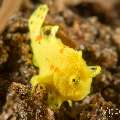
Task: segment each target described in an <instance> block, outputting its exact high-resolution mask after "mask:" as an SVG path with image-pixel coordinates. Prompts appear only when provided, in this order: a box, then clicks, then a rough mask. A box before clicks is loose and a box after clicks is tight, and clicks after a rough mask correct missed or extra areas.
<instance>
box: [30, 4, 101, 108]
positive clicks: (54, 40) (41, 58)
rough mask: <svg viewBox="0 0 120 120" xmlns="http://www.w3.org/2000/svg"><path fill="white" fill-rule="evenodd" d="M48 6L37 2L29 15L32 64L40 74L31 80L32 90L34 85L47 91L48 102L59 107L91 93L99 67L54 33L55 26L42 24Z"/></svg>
mask: <svg viewBox="0 0 120 120" xmlns="http://www.w3.org/2000/svg"><path fill="white" fill-rule="evenodd" d="M47 12H48V7H47V5H40V6H39V7H38V8H37V9H36V10H35V12H33V14H32V15H31V17H30V19H29V22H28V25H29V31H30V39H31V47H32V52H33V64H34V65H35V66H36V67H38V68H39V74H38V75H35V76H33V77H32V79H31V84H32V88H33V90H34V88H35V86H36V85H37V84H41V85H43V86H45V88H47V90H48V104H49V106H50V107H52V108H59V107H60V105H61V104H62V103H63V102H64V101H68V102H69V103H71V101H79V100H82V99H83V98H85V97H86V96H87V95H88V94H89V93H90V88H91V82H92V78H93V77H95V76H96V75H97V74H99V73H100V71H101V68H100V67H99V66H88V65H87V64H86V62H85V60H84V59H83V57H82V51H77V50H74V49H73V48H70V47H69V46H66V45H64V44H63V43H62V41H61V39H60V38H58V37H57V36H56V32H57V31H58V28H59V27H58V26H57V25H55V26H52V25H44V24H43V23H44V20H45V17H46V14H47Z"/></svg>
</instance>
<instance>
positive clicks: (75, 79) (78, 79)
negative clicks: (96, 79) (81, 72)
mask: <svg viewBox="0 0 120 120" xmlns="http://www.w3.org/2000/svg"><path fill="white" fill-rule="evenodd" d="M72 82H73V83H74V84H76V85H77V84H79V83H80V78H73V79H72Z"/></svg>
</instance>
